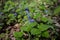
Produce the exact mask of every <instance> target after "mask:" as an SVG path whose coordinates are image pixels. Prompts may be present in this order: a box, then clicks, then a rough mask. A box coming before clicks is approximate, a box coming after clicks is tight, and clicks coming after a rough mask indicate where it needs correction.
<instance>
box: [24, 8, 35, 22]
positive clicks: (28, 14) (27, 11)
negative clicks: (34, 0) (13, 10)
mask: <svg viewBox="0 0 60 40" xmlns="http://www.w3.org/2000/svg"><path fill="white" fill-rule="evenodd" d="M25 11H26V14H27V16H28V19H29V21H30V22H34V19H32V18H31V17H30V12H29V9H28V8H26V9H25Z"/></svg>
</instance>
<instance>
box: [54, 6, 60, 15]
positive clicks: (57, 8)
mask: <svg viewBox="0 0 60 40" xmlns="http://www.w3.org/2000/svg"><path fill="white" fill-rule="evenodd" d="M59 12H60V6H58V7H56V8H55V10H54V15H59Z"/></svg>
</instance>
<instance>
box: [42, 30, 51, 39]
mask: <svg viewBox="0 0 60 40" xmlns="http://www.w3.org/2000/svg"><path fill="white" fill-rule="evenodd" d="M42 37H46V38H49V37H50V35H49V32H48V31H45V32H43V33H42Z"/></svg>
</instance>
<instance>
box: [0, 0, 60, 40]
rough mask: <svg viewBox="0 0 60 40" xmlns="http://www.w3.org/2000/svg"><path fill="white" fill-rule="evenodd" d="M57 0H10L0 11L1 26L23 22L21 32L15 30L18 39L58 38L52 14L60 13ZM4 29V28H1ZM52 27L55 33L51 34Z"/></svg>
mask: <svg viewBox="0 0 60 40" xmlns="http://www.w3.org/2000/svg"><path fill="white" fill-rule="evenodd" d="M54 3H57V0H31V1H28V0H20V1H19V2H13V1H11V0H8V1H7V2H6V3H5V5H4V9H3V10H2V13H0V17H1V18H0V19H1V20H2V21H1V24H2V25H1V26H2V27H4V26H7V25H14V24H15V23H19V24H21V27H20V32H14V34H13V35H14V37H15V38H16V40H25V39H26V40H27V39H28V40H40V38H41V39H43V38H48V39H49V38H50V39H52V40H54V39H56V38H57V37H56V36H57V32H56V31H55V30H56V29H55V25H54V23H53V19H52V16H56V15H59V12H60V11H59V9H60V6H58V7H54ZM51 9H52V10H51ZM1 29H2V28H1ZM50 29H51V30H52V31H51V32H53V33H54V34H55V35H54V36H51V35H50Z"/></svg>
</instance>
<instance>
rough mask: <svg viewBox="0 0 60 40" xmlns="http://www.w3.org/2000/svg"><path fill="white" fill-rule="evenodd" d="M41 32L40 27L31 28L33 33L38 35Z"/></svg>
mask: <svg viewBox="0 0 60 40" xmlns="http://www.w3.org/2000/svg"><path fill="white" fill-rule="evenodd" d="M40 33H41V32H40V31H39V29H36V28H32V29H31V34H32V35H38V34H40Z"/></svg>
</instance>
